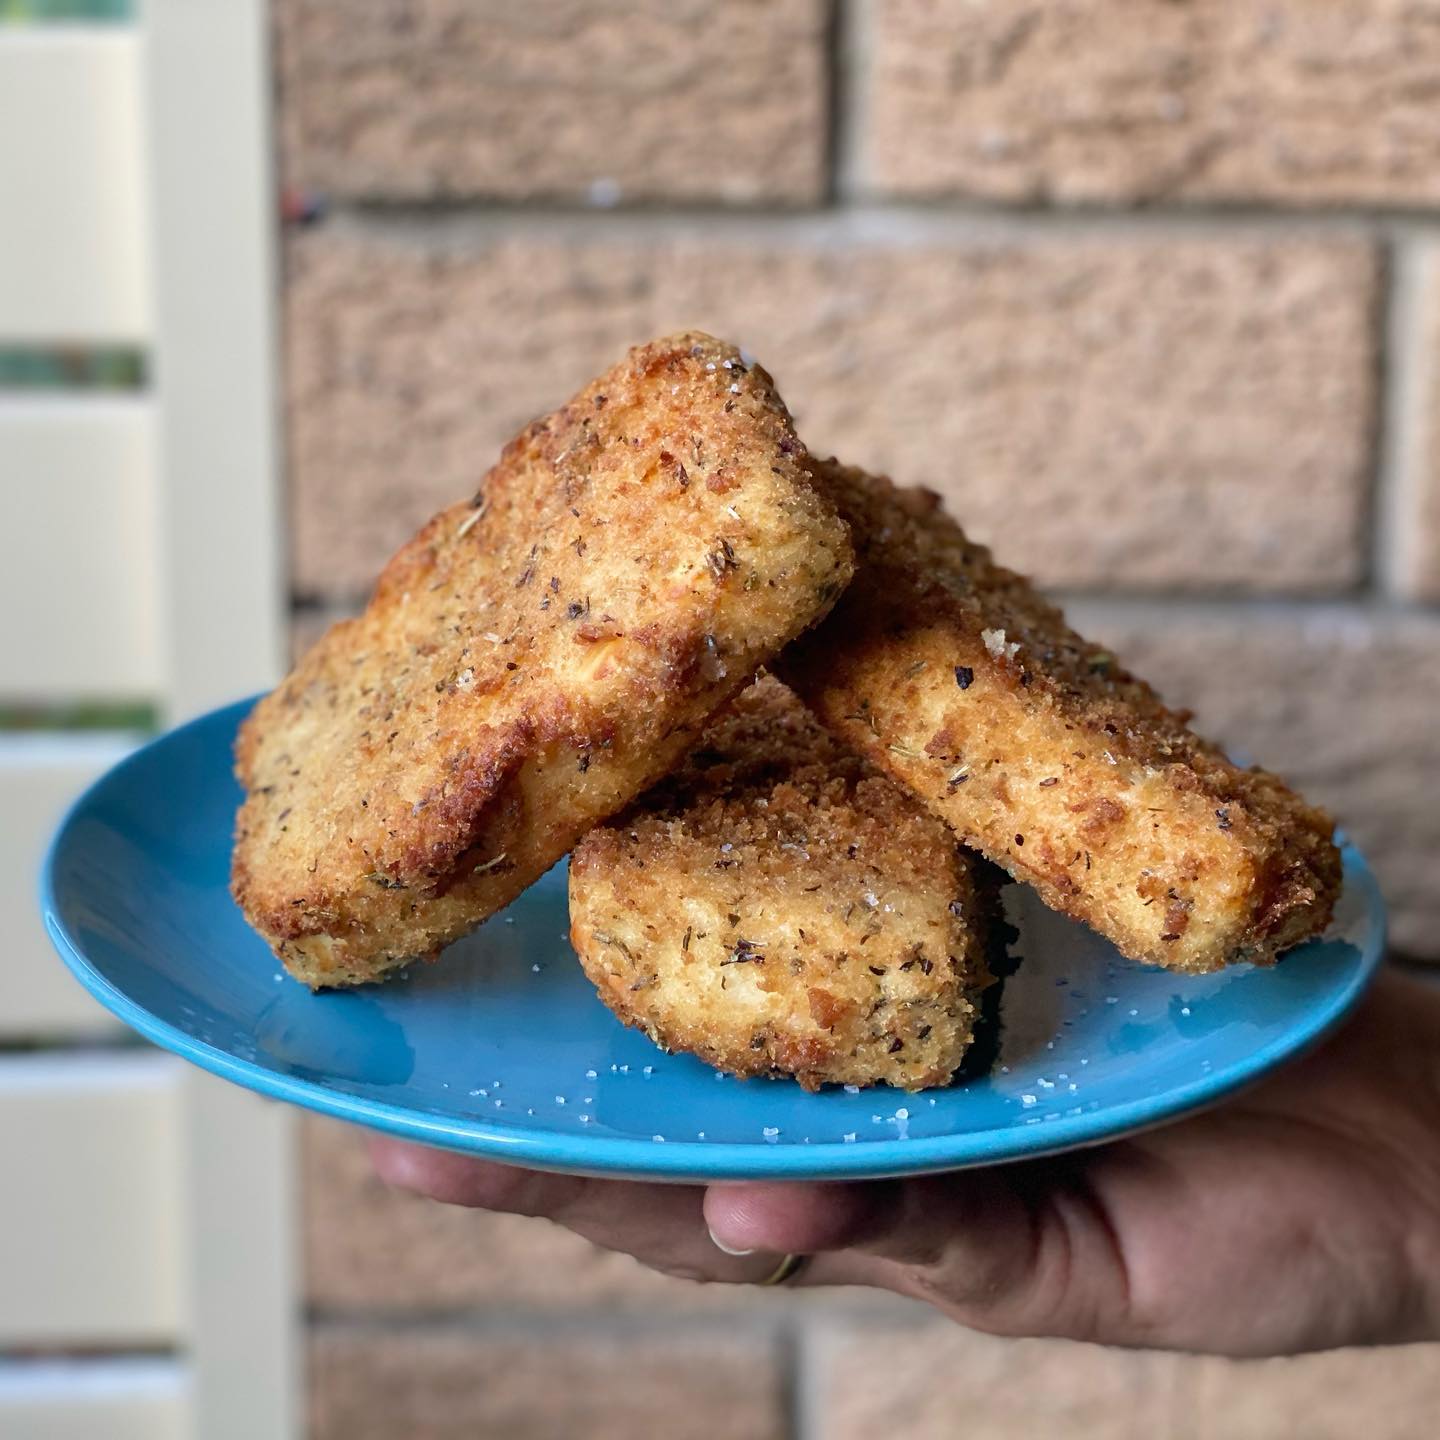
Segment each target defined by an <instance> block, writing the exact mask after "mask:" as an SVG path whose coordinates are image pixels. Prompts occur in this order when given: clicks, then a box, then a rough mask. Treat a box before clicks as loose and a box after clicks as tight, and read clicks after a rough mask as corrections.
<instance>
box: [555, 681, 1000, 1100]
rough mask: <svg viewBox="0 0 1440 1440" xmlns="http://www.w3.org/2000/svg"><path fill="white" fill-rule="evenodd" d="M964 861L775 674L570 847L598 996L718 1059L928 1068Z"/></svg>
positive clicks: (963, 1019) (961, 986)
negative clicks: (687, 753)
mask: <svg viewBox="0 0 1440 1440" xmlns="http://www.w3.org/2000/svg"><path fill="white" fill-rule="evenodd" d="M975 863H979V862H972V861H971V860H970V859H969V858H968V857H967V856H966V855H965V854H964V853H963V852H962V851H961V849H960V847H959V846H958V845H957V844H956V843H955V837H954V836H953V835H952V834H951V833H950V831H949V830H948V829H947V828H946V827H945V826H944V825H943V824H941V823H940V822H939V821H938V820H936V819H935V818H934V817H933V816H931V815H929V814H927V813H926V811H925V810H924V809H923V808H922V807H921V806H920V805H918V804H916V802H915V801H914V800H913V799H911V797H910V796H909V795H907V794H906V793H905V792H904V791H903V790H901V789H900V787H899V786H897V785H895V784H894V783H893V782H892V781H890V780H888V779H886V778H885V777H884V776H883V775H880V774H879V773H877V772H876V771H875V770H874V769H873V768H872V767H871V766H869V765H867V764H866V763H865V762H864V761H863V760H860V759H859V758H857V757H856V756H855V755H853V754H851V753H849V752H848V751H846V750H843V749H842V748H841V747H840V746H839V745H837V744H836V743H835V742H834V741H833V740H831V739H830V737H829V736H828V735H826V734H825V732H824V731H823V730H822V729H821V728H820V726H819V725H818V724H816V722H815V720H814V719H813V718H812V717H811V716H810V714H809V713H808V712H807V711H806V710H805V708H804V706H803V705H801V704H800V702H799V701H798V700H797V699H796V698H795V696H794V695H793V694H792V693H791V692H790V691H789V690H787V689H786V688H785V687H784V686H783V685H781V684H780V683H779V681H777V680H774V679H771V678H765V679H762V680H760V681H758V682H757V683H756V684H755V685H754V686H752V687H751V688H750V689H749V690H746V691H745V692H744V693H743V694H742V695H741V696H740V697H739V698H738V699H737V700H736V701H735V702H734V703H733V705H732V706H731V707H730V708H729V709H728V710H727V711H725V712H724V713H723V714H722V715H721V716H720V718H718V719H717V720H715V721H714V722H713V723H712V724H711V726H710V727H709V729H708V730H707V731H706V732H705V735H704V737H703V738H702V740H701V742H700V749H698V750H697V751H696V752H695V753H694V754H693V755H692V756H691V757H690V759H689V760H688V762H687V763H686V764H685V766H684V767H683V768H682V769H681V770H680V771H678V772H677V773H676V774H675V775H673V776H672V777H671V778H670V779H668V780H666V781H665V782H663V783H662V784H661V785H659V786H657V787H656V788H655V789H654V790H652V791H650V792H649V794H647V795H645V796H643V797H642V798H641V799H640V800H639V801H637V802H636V804H635V805H634V806H632V807H631V808H630V809H629V810H628V811H626V812H625V814H624V815H622V816H621V817H619V818H618V819H616V820H613V821H611V822H610V823H609V824H606V825H601V826H599V827H597V828H596V829H594V830H592V831H591V832H590V834H589V835H587V836H586V837H585V839H584V840H583V841H581V843H580V845H579V846H578V848H577V849H576V851H575V854H574V855H573V856H572V857H571V861H570V924H571V940H572V941H573V943H574V946H575V949H576V951H577V953H578V954H579V956H580V960H581V963H582V964H583V965H584V967H585V973H586V974H587V975H589V977H590V978H591V980H593V981H594V982H595V986H596V988H597V989H598V990H599V992H600V996H601V998H602V999H603V1000H604V1001H605V1003H606V1004H607V1005H609V1007H610V1008H611V1009H612V1010H613V1011H614V1012H615V1013H616V1014H617V1015H618V1016H619V1017H620V1018H621V1019H622V1020H624V1021H625V1022H626V1024H629V1025H634V1026H636V1027H637V1028H639V1029H641V1030H644V1031H645V1032H646V1033H647V1034H648V1035H649V1036H650V1037H651V1039H653V1040H654V1041H655V1042H656V1043H657V1044H659V1045H661V1046H663V1047H664V1048H665V1049H667V1050H684V1051H689V1052H691V1053H692V1054H695V1055H698V1056H700V1057H701V1058H702V1059H703V1060H706V1061H708V1062H709V1063H710V1064H712V1065H715V1066H718V1067H719V1068H720V1069H722V1070H727V1071H731V1072H733V1073H735V1074H737V1075H793V1076H794V1077H795V1078H796V1079H797V1080H799V1082H800V1084H801V1085H803V1086H804V1087H805V1088H806V1089H808V1090H816V1089H818V1088H819V1087H820V1085H821V1084H822V1083H825V1082H834V1083H837V1084H849V1085H874V1084H879V1083H885V1084H889V1085H896V1086H901V1087H903V1088H905V1089H907V1090H919V1089H922V1088H924V1087H925V1086H929V1085H943V1084H945V1083H946V1082H947V1081H948V1080H949V1079H950V1077H951V1075H952V1074H953V1073H954V1071H955V1069H956V1067H957V1066H958V1065H959V1064H960V1061H961V1057H962V1056H963V1055H964V1053H965V1048H966V1046H967V1045H968V1044H969V1043H970V1036H971V1028H972V1025H973V1023H974V1020H975V1008H974V1006H973V1005H972V1003H971V1000H970V995H971V994H972V993H973V992H974V991H975V990H976V989H977V988H978V987H979V986H980V985H981V984H982V983H983V982H984V980H985V979H986V974H985V961H984V955H985V950H984V946H985V936H986V929H987V925H986V916H987V913H988V910H989V908H990V906H991V905H992V904H993V898H994V897H993V895H987V896H985V897H983V898H982V896H981V895H980V894H979V893H978V891H977V886H976V884H975V882H974V879H973V875H972V865H973V864H975Z"/></svg>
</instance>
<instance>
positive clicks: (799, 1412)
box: [790, 1316, 824, 1440]
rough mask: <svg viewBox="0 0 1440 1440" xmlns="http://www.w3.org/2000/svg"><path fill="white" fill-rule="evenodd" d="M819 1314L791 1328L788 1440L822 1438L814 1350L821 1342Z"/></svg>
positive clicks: (819, 1363)
mask: <svg viewBox="0 0 1440 1440" xmlns="http://www.w3.org/2000/svg"><path fill="white" fill-rule="evenodd" d="M821 1324H822V1317H820V1316H816V1317H815V1318H814V1319H813V1320H811V1321H810V1323H808V1324H806V1323H801V1324H800V1325H799V1326H798V1327H797V1329H796V1332H795V1336H794V1341H793V1347H794V1353H793V1355H792V1356H791V1361H790V1363H791V1369H792V1376H793V1378H792V1382H791V1393H790V1432H791V1440H824V1437H823V1434H822V1431H821V1425H822V1424H823V1420H822V1415H821V1409H820V1404H819V1399H820V1397H819V1388H820V1368H819V1367H820V1365H821V1364H822V1363H823V1362H822V1360H821V1357H820V1355H819V1353H818V1350H819V1347H820V1345H821V1344H822V1343H823V1342H822V1339H821V1336H822V1334H823V1330H822V1328H821Z"/></svg>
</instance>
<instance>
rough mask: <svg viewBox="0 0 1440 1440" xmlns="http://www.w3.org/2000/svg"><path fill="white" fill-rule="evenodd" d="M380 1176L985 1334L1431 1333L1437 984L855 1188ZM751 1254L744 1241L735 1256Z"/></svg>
mask: <svg viewBox="0 0 1440 1440" xmlns="http://www.w3.org/2000/svg"><path fill="white" fill-rule="evenodd" d="M372 1154H373V1158H374V1163H375V1166H376V1168H377V1170H378V1171H379V1172H380V1174H381V1176H382V1177H383V1178H385V1179H386V1180H388V1181H389V1182H390V1183H391V1184H394V1185H399V1186H403V1187H405V1188H407V1189H410V1190H415V1191H418V1192H419V1193H421V1194H423V1195H428V1196H430V1197H432V1198H433V1199H436V1200H440V1201H444V1202H446V1203H449V1204H455V1205H468V1206H475V1207H479V1208H483V1209H487V1210H503V1211H509V1212H512V1213H519V1214H524V1215H543V1216H546V1217H548V1218H549V1219H551V1220H554V1221H556V1222H558V1223H559V1224H562V1225H564V1226H566V1227H567V1228H569V1229H571V1230H573V1231H575V1232H576V1233H577V1234H580V1235H583V1236H585V1237H586V1238H587V1239H590V1240H592V1241H594V1242H595V1243H596V1244H599V1245H602V1246H605V1247H606V1248H608V1249H612V1250H622V1251H625V1252H626V1253H628V1254H631V1255H634V1256H635V1257H636V1258H637V1259H639V1260H640V1261H642V1262H643V1263H644V1264H646V1265H649V1266H651V1267H652V1268H654V1269H657V1270H661V1271H663V1272H665V1273H667V1274H671V1275H679V1276H684V1277H686V1278H690V1279H696V1280H719V1281H739V1282H747V1281H748V1282H754V1281H757V1280H761V1279H763V1278H765V1277H766V1276H767V1275H769V1274H770V1273H772V1272H773V1271H774V1269H775V1266H776V1262H777V1259H778V1258H779V1257H780V1256H781V1255H784V1254H786V1253H792V1252H793V1253H797V1254H805V1255H808V1256H810V1257H812V1258H811V1259H810V1262H809V1264H808V1265H807V1266H806V1267H805V1268H804V1269H803V1270H802V1271H801V1272H800V1273H799V1275H798V1276H797V1277H796V1281H795V1283H798V1284H804V1285H871V1286H876V1287H879V1288H882V1289H887V1290H892V1291H895V1292H897V1293H899V1294H902V1295H909V1296H914V1297H918V1298H920V1299H924V1300H927V1301H929V1302H930V1303H932V1304H933V1305H935V1306H936V1307H937V1308H939V1309H940V1310H941V1311H943V1312H944V1313H945V1314H947V1315H949V1316H950V1317H952V1318H953V1319H955V1320H957V1321H959V1322H960V1323H961V1324H964V1325H968V1326H970V1327H972V1328H974V1329H977V1330H985V1331H989V1332H990V1333H992V1334H997V1335H1054V1336H1067V1337H1070V1338H1072V1339H1078V1340H1091V1341H1097V1342H1100V1343H1105V1344H1112V1345H1134V1346H1148V1347H1155V1348H1162V1349H1180V1350H1192V1351H1206V1352H1212V1353H1217V1354H1226V1355H1276V1354H1289V1353H1294V1352H1297V1351H1303V1350H1318V1349H1326V1348H1329V1347H1331V1346H1337V1345H1353V1344H1381V1343H1398V1342H1402V1341H1410V1340H1423V1339H1437V1338H1440V994H1437V993H1436V992H1434V991H1433V990H1430V989H1428V988H1426V987H1425V986H1423V985H1421V984H1419V983H1418V982H1416V981H1413V980H1407V979H1404V978H1402V977H1400V976H1398V975H1395V974H1387V975H1385V976H1384V977H1383V978H1382V979H1381V980H1380V981H1379V983H1377V985H1376V986H1375V988H1374V990H1373V992H1372V993H1371V995H1370V996H1369V997H1368V998H1367V1000H1366V1001H1365V1002H1364V1004H1363V1005H1362V1007H1361V1009H1360V1011H1359V1013H1358V1014H1357V1015H1356V1016H1355V1018H1354V1019H1353V1020H1352V1021H1351V1022H1350V1023H1349V1024H1348V1025H1347V1026H1346V1027H1345V1028H1344V1029H1343V1030H1342V1031H1341V1032H1340V1033H1339V1034H1337V1035H1336V1036H1334V1037H1333V1038H1332V1039H1331V1040H1330V1041H1328V1042H1327V1043H1326V1044H1325V1045H1324V1046H1323V1047H1322V1048H1321V1049H1320V1050H1318V1051H1317V1052H1315V1053H1314V1054H1312V1055H1310V1056H1308V1057H1306V1058H1305V1059H1303V1060H1301V1061H1299V1062H1297V1063H1296V1064H1294V1065H1292V1066H1290V1067H1288V1068H1286V1069H1285V1070H1283V1071H1281V1072H1280V1073H1279V1074H1277V1075H1275V1076H1273V1077H1271V1078H1270V1079H1268V1080H1267V1081H1265V1082H1263V1083H1262V1084H1259V1085H1257V1086H1256V1087H1255V1088H1254V1089H1252V1090H1250V1091H1248V1092H1246V1093H1244V1094H1243V1095H1241V1096H1239V1097H1238V1098H1236V1099H1235V1100H1233V1101H1232V1102H1230V1103H1229V1104H1227V1105H1225V1106H1223V1107H1222V1108H1219V1109H1216V1110H1213V1111H1210V1112H1208V1113H1205V1114H1201V1115H1198V1116H1196V1117H1194V1118H1192V1119H1190V1120H1186V1121H1183V1122H1180V1123H1178V1124H1175V1125H1173V1126H1170V1127H1168V1128H1165V1129H1161V1130H1156V1131H1152V1132H1149V1133H1146V1134H1142V1135H1138V1136H1136V1137H1134V1138H1132V1139H1129V1140H1123V1141H1120V1142H1117V1143H1116V1144H1113V1145H1109V1146H1106V1147H1104V1148H1101V1149H1097V1150H1091V1151H1080V1152H1076V1153H1073V1154H1071V1155H1066V1156H1061V1157H1059V1158H1056V1159H1050V1160H1037V1161H1029V1162H1026V1163H1023V1164H1016V1165H1009V1166H1003V1167H997V1168H994V1169H990V1170H983V1171H963V1172H956V1173H953V1174H949V1175H938V1176H932V1177H923V1178H917V1179H912V1180H904V1181H886V1182H874V1183H865V1184H833V1183H832V1184H725V1185H711V1186H709V1187H699V1186H679V1185H649V1184H641V1183H634V1182H628V1181H614V1180H588V1179H581V1178H577V1177H572V1176H561V1175H546V1174H539V1173H536V1172H532V1171H525V1170H517V1169H513V1168H510V1167H506V1166H502V1165H493V1164H488V1163H486V1162H482V1161H476V1160H471V1159H469V1158H468V1157H465V1156H461V1155H455V1154H451V1153H448V1152H445V1151H439V1150H429V1149H426V1148H423V1147H420V1146H414V1145H408V1144H405V1143H403V1142H400V1141H395V1140H389V1139H382V1138H379V1137H376V1138H375V1139H374V1140H373V1141H372ZM727 1251H743V1252H749V1253H746V1254H730V1253H727Z"/></svg>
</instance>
